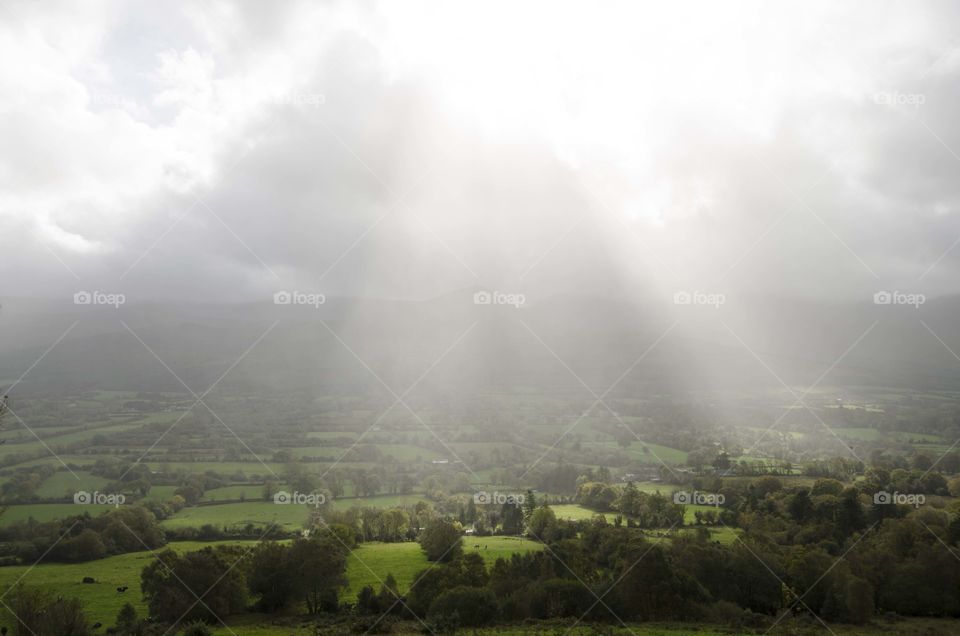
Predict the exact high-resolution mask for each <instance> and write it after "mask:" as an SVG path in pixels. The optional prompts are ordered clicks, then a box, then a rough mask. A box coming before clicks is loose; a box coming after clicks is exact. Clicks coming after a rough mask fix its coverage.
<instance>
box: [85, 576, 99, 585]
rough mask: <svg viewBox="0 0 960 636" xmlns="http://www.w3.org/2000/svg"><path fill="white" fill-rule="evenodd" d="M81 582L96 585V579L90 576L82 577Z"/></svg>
mask: <svg viewBox="0 0 960 636" xmlns="http://www.w3.org/2000/svg"><path fill="white" fill-rule="evenodd" d="M83 582H84V583H87V584H90V583H96V582H97V579H95V578H93V577H92V576H85V577H83Z"/></svg>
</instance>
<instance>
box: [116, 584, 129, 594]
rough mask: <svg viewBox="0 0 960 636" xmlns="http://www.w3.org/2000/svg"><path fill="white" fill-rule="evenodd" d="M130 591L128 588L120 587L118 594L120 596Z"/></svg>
mask: <svg viewBox="0 0 960 636" xmlns="http://www.w3.org/2000/svg"><path fill="white" fill-rule="evenodd" d="M128 589H129V588H128V586H126V585H124V586H123V587H118V588H117V592H118V593H119V594H123V593H124V592H126V591H127V590H128Z"/></svg>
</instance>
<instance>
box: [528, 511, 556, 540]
mask: <svg viewBox="0 0 960 636" xmlns="http://www.w3.org/2000/svg"><path fill="white" fill-rule="evenodd" d="M555 525H557V515H556V514H555V513H554V512H553V509H551V508H550V507H549V506H540V507H539V508H537V509H536V510H535V511H534V512H533V514H532V515H530V519H529V520H528V522H527V526H528V528H529V530H530V535H531V536H533V537H535V538H537V539H540V540H544V538H545V537H546V533H547V531H548V530H550V529H552V528H553V527H554V526H555Z"/></svg>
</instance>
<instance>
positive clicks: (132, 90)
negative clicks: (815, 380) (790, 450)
mask: <svg viewBox="0 0 960 636" xmlns="http://www.w3.org/2000/svg"><path fill="white" fill-rule="evenodd" d="M597 4H598V3H587V2H582V3H577V2H524V3H516V2H509V3H508V2H491V1H485V2H475V3H464V2H446V1H444V2H439V1H438V2H417V1H412V0H405V1H403V2H383V3H380V2H350V3H337V2H329V3H315V2H271V3H263V2H246V3H239V2H238V3H231V2H210V3H186V2H184V3H178V2H164V3H162V4H161V3H153V2H83V3H76V2H63V3H34V2H18V1H12V2H4V3H2V4H0V60H3V61H2V62H0V223H2V225H0V227H2V231H0V298H4V297H39V298H68V297H69V296H70V295H71V294H73V293H75V292H76V291H77V290H102V291H110V292H118V293H123V294H125V296H126V297H127V299H128V301H129V300H132V301H138V300H142V301H153V300H165V299H176V300H189V301H256V300H267V299H269V297H270V295H271V294H273V293H275V292H276V290H290V289H296V290H306V291H316V292H320V293H324V294H326V295H344V296H366V297H389V298H411V299H419V298H430V297H434V296H438V295H442V294H446V293H450V292H453V291H456V290H462V289H467V288H476V287H485V288H490V289H498V290H506V291H514V292H518V293H521V292H522V293H526V294H527V295H528V297H529V296H535V295H536V294H541V295H545V294H577V293H582V294H599V295H608V296H612V297H626V298H632V297H637V298H640V297H644V296H645V295H648V294H652V293H665V292H669V291H670V290H677V289H699V290H711V291H717V292H723V293H726V294H731V293H733V294H735V293H762V294H776V295H780V296H798V297H808V298H816V299H824V300H830V301H837V300H839V301H858V302H859V301H868V300H869V298H870V295H871V294H873V293H874V292H875V291H876V290H879V289H890V290H894V289H896V290H904V291H909V292H917V293H923V294H926V295H927V296H937V295H946V294H956V293H960V277H958V268H960V245H958V243H960V207H958V206H960V179H958V178H957V175H958V174H960V119H958V118H957V117H956V113H957V111H958V106H960V81H958V79H960V30H958V29H957V28H956V25H958V24H960V20H958V18H960V5H957V4H956V3H951V2H876V1H871V2H862V3H857V2H848V3H842V4H841V3H835V2H810V1H808V0H804V1H803V2H783V3H766V2H722V3H719V2H657V3H654V2H623V3H616V2H610V3H603V4H602V5H601V6H597Z"/></svg>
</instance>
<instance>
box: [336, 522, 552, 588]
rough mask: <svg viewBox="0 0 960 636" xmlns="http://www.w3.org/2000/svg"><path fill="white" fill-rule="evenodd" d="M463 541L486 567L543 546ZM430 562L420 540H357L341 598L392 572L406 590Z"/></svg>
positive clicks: (510, 540) (514, 540)
mask: <svg viewBox="0 0 960 636" xmlns="http://www.w3.org/2000/svg"><path fill="white" fill-rule="evenodd" d="M463 542H464V546H463V549H464V552H465V553H468V552H477V554H480V555H481V556H482V557H483V560H484V561H485V562H486V564H487V566H488V567H489V566H491V565H493V563H494V562H495V561H496V560H497V559H498V558H501V557H503V558H508V557H509V556H510V555H511V554H513V553H515V552H532V551H536V550H542V549H543V544H541V543H537V542H536V541H531V540H530V539H523V538H521V537H499V536H498V537H465V538H464V539H463ZM478 544H479V545H480V548H479V549H475V548H474V547H473V546H474V545H478ZM430 565H431V563H430V562H429V561H427V557H426V555H425V554H424V553H423V550H421V549H420V544H419V543H416V542H412V541H406V542H403V543H377V542H371V543H364V544H361V545H360V546H359V547H358V548H357V549H355V550H354V551H353V552H352V553H351V554H350V558H349V559H348V560H347V579H348V580H349V581H350V584H349V586H348V587H347V588H346V589H345V590H344V592H343V593H342V594H341V598H342V599H343V600H344V601H349V602H353V601H355V600H356V598H357V593H358V592H359V591H360V590H361V589H363V587H364V586H367V585H369V586H370V587H372V588H373V589H374V590H376V591H379V590H380V586H381V585H382V583H383V580H384V579H385V578H386V577H387V574H393V578H395V579H396V580H397V587H398V588H399V590H400V593H401V594H403V593H406V592H407V591H408V590H409V589H410V586H411V585H412V584H413V582H414V579H415V577H416V575H417V573H418V572H420V571H421V570H424V569H426V568H428V567H430Z"/></svg>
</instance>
